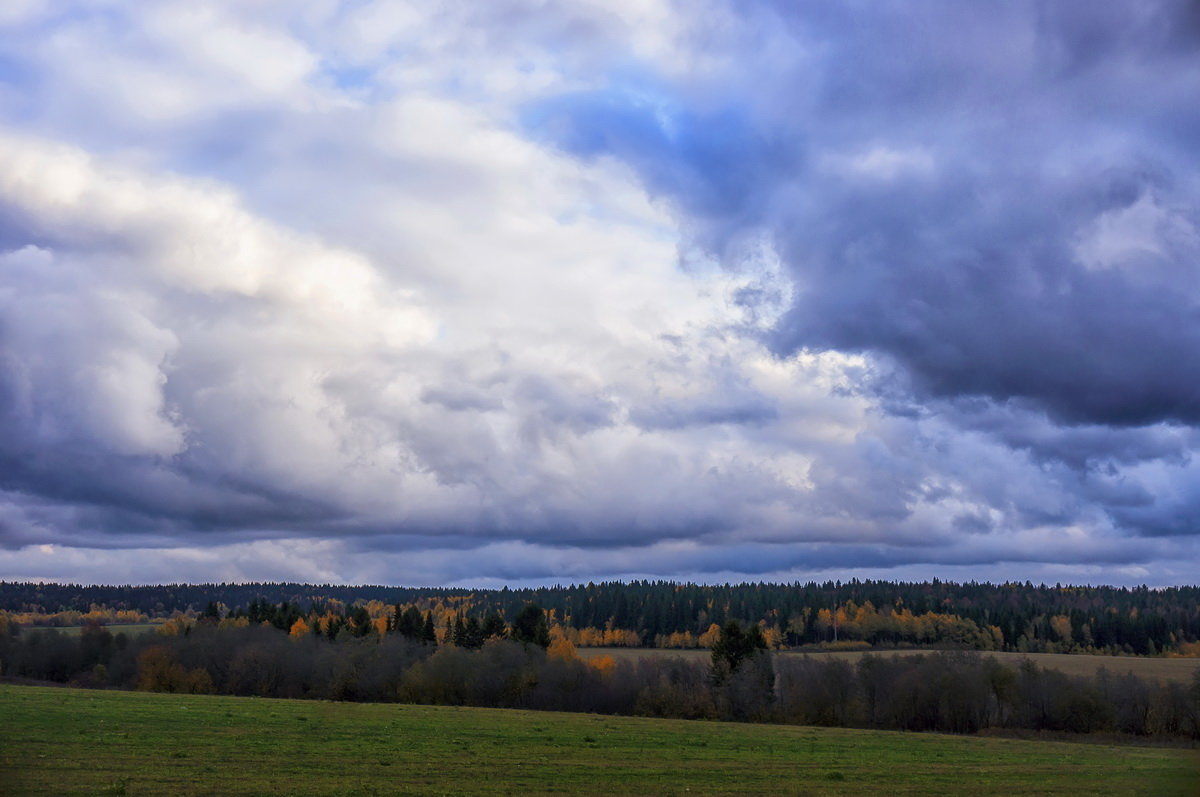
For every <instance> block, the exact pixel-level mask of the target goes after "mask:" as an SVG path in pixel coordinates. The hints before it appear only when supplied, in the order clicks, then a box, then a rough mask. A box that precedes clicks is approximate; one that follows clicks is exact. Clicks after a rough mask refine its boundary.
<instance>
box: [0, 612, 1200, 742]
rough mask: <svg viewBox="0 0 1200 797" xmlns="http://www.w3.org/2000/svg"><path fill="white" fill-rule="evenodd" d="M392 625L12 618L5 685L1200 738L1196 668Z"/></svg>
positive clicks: (0, 667)
mask: <svg viewBox="0 0 1200 797" xmlns="http://www.w3.org/2000/svg"><path fill="white" fill-rule="evenodd" d="M404 614H407V615H408V619H407V620H406V619H404ZM300 619H303V618H300ZM396 622H398V623H403V624H404V629H405V630H403V631H398V632H396V633H392V634H387V635H379V634H373V633H364V634H359V633H358V632H356V631H355V630H354V629H353V627H351V626H346V627H343V628H342V629H340V630H339V631H338V632H337V633H336V634H335V635H334V636H332V637H330V636H329V635H328V634H327V633H324V632H321V633H312V632H303V633H297V632H296V629H295V628H294V627H293V628H292V629H289V630H286V631H285V630H284V629H281V628H278V627H277V626H275V625H272V624H270V623H267V622H260V623H256V624H250V623H248V622H247V623H241V622H238V621H236V620H232V619H231V618H224V619H222V620H220V621H216V620H213V619H212V618H208V619H204V618H201V619H199V620H196V621H190V620H186V619H185V618H176V619H175V620H173V621H171V623H169V624H164V625H163V626H162V628H160V630H159V631H158V632H155V633H144V634H137V635H127V634H125V633H122V632H118V633H113V632H112V631H111V630H109V629H108V628H106V627H104V626H101V625H92V626H88V627H86V628H84V629H83V631H82V633H79V634H75V635H69V634H66V633H62V632H58V631H55V630H51V629H35V630H28V629H20V628H18V627H16V626H9V627H7V628H5V629H4V630H3V631H0V676H5V677H8V678H23V679H35V680H39V681H53V682H59V683H68V684H72V685H75V686H82V687H94V688H124V689H141V690H147V691H160V692H185V693H221V694H232V695H256V696H261V697H281V698H300V699H326V700H354V701H376V702H409V703H428V704H438V705H471V706H490V707H503V708H524V709H539V710H556V711H582V712H596V713H607V714H628V715H641V716H652V717H673V718H683V719H725V720H745V721H755V722H781V723H795V724H805V725H827V726H840V727H858V728H880V729H897V730H913V731H939V732H948V733H974V732H977V731H981V730H984V729H990V728H1000V729H1028V730H1035V731H1060V732H1074V733H1100V732H1108V733H1123V734H1134V735H1139V736H1159V737H1172V738H1179V739H1188V738H1190V739H1193V740H1194V739H1200V670H1198V671H1197V674H1196V676H1195V677H1194V678H1193V679H1192V682H1191V683H1190V684H1180V683H1174V682H1168V683H1162V682H1158V681H1155V680H1146V679H1141V678H1138V677H1135V676H1134V675H1132V674H1125V675H1121V674H1116V673H1112V674H1109V673H1106V672H1104V671H1103V670H1102V671H1101V672H1099V673H1098V674H1097V675H1096V676H1094V677H1077V676H1067V675H1065V674H1062V673H1059V672H1056V671H1053V670H1048V669H1044V668H1041V667H1038V666H1036V665H1035V664H1033V663H1032V662H1030V661H1028V660H1026V661H1025V662H1023V663H1022V664H1020V665H1019V666H1015V667H1014V666H1009V665H1006V664H1003V663H1001V662H999V661H997V660H996V659H994V658H991V657H988V656H986V655H985V654H980V653H975V652H966V651H936V652H930V653H926V654H921V655H910V656H887V655H868V656H864V657H863V658H861V659H860V660H859V661H858V662H857V663H855V664H851V663H849V662H847V661H845V660H841V659H836V658H833V657H829V656H820V655H814V656H809V655H778V654H774V653H772V652H770V651H769V650H768V644H767V640H766V639H765V637H764V635H763V633H762V630H761V627H760V626H757V625H752V626H748V627H745V626H742V625H741V624H740V623H738V622H737V621H736V620H730V621H728V622H727V623H726V624H725V625H724V626H722V628H721V629H720V631H719V633H718V635H717V637H716V639H715V640H714V643H713V646H712V651H711V657H710V660H709V661H708V662H702V661H696V660H693V659H685V658H682V657H672V656H669V655H666V656H640V657H631V658H630V659H628V660H615V659H614V658H613V657H611V656H601V657H598V658H596V659H592V660H586V661H585V660H583V659H581V658H580V657H579V656H578V655H577V652H576V650H575V648H574V646H573V645H572V644H571V643H570V641H569V640H568V639H566V638H565V637H564V636H561V635H559V636H555V637H553V638H551V635H550V634H549V632H548V625H547V623H546V615H545V613H544V612H543V611H542V610H541V609H540V608H538V607H537V606H534V605H532V604H527V605H526V606H524V607H522V609H521V610H520V611H518V612H517V615H516V617H515V618H514V621H513V623H511V624H505V625H504V627H503V630H502V631H501V630H500V629H499V628H494V629H493V631H494V632H495V633H492V634H491V635H489V636H484V637H483V638H482V640H480V639H478V637H471V636H470V635H469V634H466V632H465V629H466V628H467V625H468V624H467V622H466V621H465V620H464V621H463V623H462V625H461V626H460V628H462V629H464V634H465V635H464V636H462V638H461V639H462V641H463V644H459V636H458V635H457V634H456V635H455V636H453V637H451V638H450V639H449V640H447V641H443V642H442V643H441V644H439V643H437V642H436V641H431V640H429V639H428V638H427V635H426V634H425V629H426V627H427V623H426V622H425V618H423V617H420V616H419V615H418V616H413V614H412V613H409V612H408V611H407V610H405V612H404V613H403V614H402V615H401V616H400V618H398V619H396ZM294 625H295V624H293V626H294ZM480 629H482V625H480Z"/></svg>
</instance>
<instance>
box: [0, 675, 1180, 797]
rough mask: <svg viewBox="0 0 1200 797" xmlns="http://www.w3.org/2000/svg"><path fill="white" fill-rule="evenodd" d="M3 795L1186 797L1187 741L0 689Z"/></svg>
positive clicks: (0, 746) (0, 687) (0, 761)
mask: <svg viewBox="0 0 1200 797" xmlns="http://www.w3.org/2000/svg"><path fill="white" fill-rule="evenodd" d="M0 716H2V717H3V718H4V721H3V723H2V724H0V784H3V789H2V790H3V792H4V793H5V794H14V795H25V794H31V795H70V794H88V795H93V794H126V795H178V794H214V795H215V794H222V795H228V794H266V793H272V794H296V795H317V794H358V795H367V794H397V793H400V794H514V795H515V794H522V795H523V794H553V793H560V794H561V793H569V794H684V793H688V794H793V795H795V794H811V795H844V794H845V795H849V794H865V793H887V794H898V795H917V794H948V793H968V792H969V793H971V794H974V795H1011V794H1023V795H1034V794H1044V795H1050V794H1063V795H1066V794H1114V795H1116V794H1155V795H1173V794H1178V795H1192V794H1195V793H1196V789H1197V787H1198V786H1200V752H1197V751H1195V750H1181V749H1170V748H1155V747H1123V746H1108V745H1097V744H1073V743H1064V742H1040V741H1037V742H1035V741H1021V740H1013V739H996V738H972V737H955V736H941V735H935V734H902V733H888V732H877V731H855V730H842V729H826V728H820V729H818V728H803V727H788V726H772V725H748V724H732V723H715V722H694V721H683V720H656V719H643V718H633V717H611V716H599V715H586V714H556V713H539V712H528V711H511V710H501V709H475V708H458V707H430V706H410V705H395V704H387V705H381V704H356V703H329V702H317V701H293V700H265V699H254V698H235V697H213V696H190V695H166V694H146V693H137V692H106V691H84V690H75V689H59V688H46V687H30V686H15V685H0Z"/></svg>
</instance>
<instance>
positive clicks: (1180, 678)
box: [579, 648, 1200, 683]
mask: <svg viewBox="0 0 1200 797" xmlns="http://www.w3.org/2000/svg"><path fill="white" fill-rule="evenodd" d="M932 652H933V651H931V650H919V649H902V650H839V651H821V650H814V651H795V650H792V651H783V652H781V653H779V654H778V655H780V656H812V657H814V658H831V659H843V660H845V661H849V662H850V663H851V664H853V663H854V662H857V661H858V660H859V659H861V658H862V657H863V656H866V655H873V656H916V655H920V654H923V653H926V654H927V653H932ZM980 654H981V655H983V656H995V657H996V659H997V660H998V661H1000V662H1001V663H1003V664H1006V665H1008V666H1010V667H1016V666H1018V665H1019V664H1020V663H1021V660H1022V659H1029V660H1030V661H1032V662H1033V663H1034V664H1037V665H1038V666H1039V667H1045V668H1046V669H1048V670H1057V671H1059V672H1061V673H1063V674H1065V675H1072V676H1084V677H1091V676H1093V675H1095V674H1096V673H1097V671H1099V670H1100V668H1101V667H1103V668H1104V669H1106V670H1108V673H1109V674H1110V675H1124V674H1125V673H1128V672H1132V673H1133V674H1134V675H1136V676H1138V677H1139V678H1146V679H1158V680H1160V681H1176V682H1178V683H1190V682H1191V680H1192V677H1193V675H1194V674H1195V672H1196V671H1197V670H1200V659H1190V658H1178V659H1164V658H1158V657H1148V656H1088V655H1084V654H1077V653H1011V652H997V651H991V650H987V651H981V652H980ZM579 655H580V657H581V658H584V659H592V658H596V657H597V656H612V657H613V658H614V659H617V660H618V661H620V660H625V659H637V658H642V657H645V656H677V657H682V658H688V659H697V660H703V661H708V660H709V659H710V658H711V657H712V654H711V652H710V651H709V650H708V649H707V648H697V649H691V650H672V649H668V648H579Z"/></svg>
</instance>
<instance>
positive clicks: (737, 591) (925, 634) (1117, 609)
mask: <svg viewBox="0 0 1200 797" xmlns="http://www.w3.org/2000/svg"><path fill="white" fill-rule="evenodd" d="M529 603H534V604H537V605H538V606H540V607H542V608H543V609H545V610H546V612H547V616H548V618H549V621H550V623H551V625H553V626H558V627H561V628H562V629H563V631H564V632H565V633H566V634H567V635H568V636H569V637H570V638H571V641H572V642H573V643H575V644H578V645H612V644H617V645H626V646H645V647H707V646H708V645H709V644H710V643H711V639H712V633H713V631H714V629H715V628H717V627H720V626H723V625H724V624H725V623H726V622H727V621H729V620H737V621H739V622H741V623H743V624H745V625H757V626H759V627H760V628H761V629H762V631H763V633H764V635H765V638H766V640H767V642H768V644H769V645H770V646H771V647H802V646H805V645H826V646H828V645H831V644H838V645H853V644H860V645H868V644H869V645H873V646H881V647H888V646H902V647H910V646H940V647H954V648H967V649H978V650H1005V651H1022V652H1102V653H1118V654H1135V655H1155V654H1159V653H1170V652H1176V653H1180V652H1181V653H1185V654H1196V653H1200V648H1198V647H1197V641H1198V640H1200V587H1171V588H1167V589H1149V588H1146V587H1139V588H1132V589H1130V588H1119V587H1091V586H1082V587H1081V586H1047V585H1034V584H1031V583H1028V582H1026V583H1023V584H1022V583H1008V584H990V583H965V584H964V583H954V582H943V581H937V580H934V581H931V582H918V583H905V582H888V581H858V580H853V581H848V582H824V583H815V582H810V583H805V584H800V583H796V584H765V583H756V584H724V585H699V584H679V583H673V582H668V581H634V582H630V583H621V582H605V583H600V584H586V585H572V586H555V587H541V588H536V589H508V588H505V589H501V590H478V589H443V588H408V587H389V586H342V585H332V584H321V585H310V584H289V583H249V584H168V585H160V586H80V585H70V584H67V585H61V584H44V583H15V582H0V611H2V612H6V613H8V615H9V618H10V621H15V622H17V623H23V624H31V625H78V624H81V623H82V622H83V621H85V620H86V619H87V617H88V616H89V613H91V617H92V618H93V619H98V620H100V621H104V622H117V621H122V620H123V621H130V620H131V619H132V620H134V621H136V619H140V618H142V617H144V618H146V619H160V618H169V617H171V616H174V615H180V614H183V615H189V616H197V615H200V614H204V613H206V612H207V613H208V614H209V615H210V616H214V617H217V618H225V617H247V618H249V619H251V620H252V621H254V622H264V621H265V622H268V623H271V624H274V625H276V626H279V627H285V626H287V627H290V626H291V625H292V624H294V622H295V621H296V620H297V619H300V618H302V617H303V618H309V620H308V621H309V622H310V623H311V622H312V620H311V618H313V617H314V616H329V615H337V616H339V617H340V618H342V622H343V623H347V624H352V623H353V619H354V618H353V616H352V615H354V614H355V613H356V612H357V613H358V614H360V615H369V616H370V617H371V619H373V620H376V621H377V622H385V623H386V622H394V619H386V618H385V619H384V620H380V619H379V618H381V617H383V616H384V615H385V614H388V616H389V617H391V616H392V615H398V614H400V613H402V612H403V611H404V609H405V608H407V607H413V608H415V609H416V610H417V611H418V612H420V613H421V614H422V616H424V615H426V614H429V615H432V617H433V621H434V623H435V625H437V626H438V628H439V629H441V631H440V633H442V634H443V635H444V634H445V633H447V632H448V630H449V629H450V628H451V625H452V624H453V623H454V622H455V620H456V618H460V617H461V618H462V619H463V621H464V622H466V621H467V620H468V619H474V620H475V622H477V623H482V622H483V621H484V619H485V618H487V617H488V616H489V615H499V616H500V617H501V618H505V619H506V620H508V621H510V622H511V620H512V619H513V618H514V617H516V615H517V613H518V612H519V611H520V610H521V608H522V607H523V606H525V605H526V604H529ZM360 619H361V617H360ZM706 634H707V635H708V637H707V638H706V637H705V635H706Z"/></svg>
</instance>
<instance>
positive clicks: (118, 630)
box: [21, 623, 162, 636]
mask: <svg viewBox="0 0 1200 797" xmlns="http://www.w3.org/2000/svg"><path fill="white" fill-rule="evenodd" d="M161 625H162V624H161V623H125V624H116V623H114V624H112V625H106V626H104V628H106V629H108V631H109V632H111V633H113V634H122V633H123V634H128V635H129V636H133V635H135V634H146V633H149V632H151V631H154V630H155V629H157V628H159V627H160V626H161ZM21 628H22V630H23V631H25V632H26V633H28V632H30V631H58V632H59V633H60V634H66V635H67V636H79V635H80V634H82V633H83V626H81V625H64V626H22V627H21Z"/></svg>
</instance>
